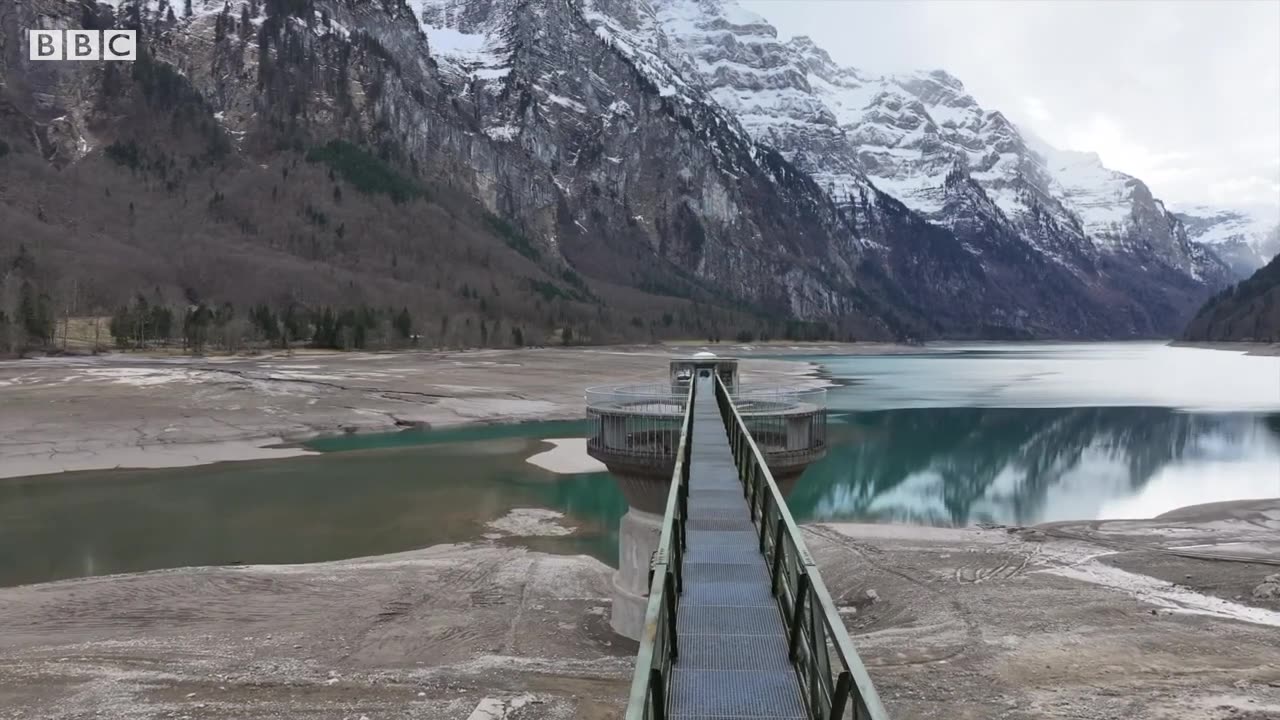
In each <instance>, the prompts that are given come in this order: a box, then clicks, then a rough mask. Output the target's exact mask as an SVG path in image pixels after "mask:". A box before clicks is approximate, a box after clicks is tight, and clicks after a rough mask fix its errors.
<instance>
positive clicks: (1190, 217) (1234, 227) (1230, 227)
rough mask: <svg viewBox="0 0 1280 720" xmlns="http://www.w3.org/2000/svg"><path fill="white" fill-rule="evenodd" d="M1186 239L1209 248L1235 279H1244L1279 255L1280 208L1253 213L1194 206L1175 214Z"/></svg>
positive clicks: (1255, 210)
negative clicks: (1185, 232)
mask: <svg viewBox="0 0 1280 720" xmlns="http://www.w3.org/2000/svg"><path fill="white" fill-rule="evenodd" d="M1175 214H1176V215H1177V217H1178V219H1179V220H1181V221H1182V224H1183V226H1184V227H1186V228H1187V236H1188V237H1190V238H1191V239H1192V240H1193V241H1195V242H1197V243H1200V244H1202V245H1206V246H1208V247H1209V248H1210V249H1211V250H1212V251H1213V252H1214V254H1216V255H1217V256H1218V257H1219V258H1221V259H1222V260H1223V262H1225V263H1226V264H1227V266H1228V267H1229V268H1230V269H1231V274H1232V275H1233V276H1234V277H1236V278H1237V279H1243V278H1247V277H1249V276H1250V275H1252V274H1253V272H1254V271H1255V270H1257V269H1258V268H1260V267H1262V266H1263V265H1265V264H1267V261H1269V260H1270V259H1271V258H1273V257H1275V256H1276V254H1278V253H1280V208H1256V209H1253V210H1252V211H1240V210H1221V209H1214V208H1209V207H1203V206H1197V207H1187V208H1179V209H1178V211H1177V212H1176V213H1175Z"/></svg>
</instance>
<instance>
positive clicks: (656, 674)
mask: <svg viewBox="0 0 1280 720" xmlns="http://www.w3.org/2000/svg"><path fill="white" fill-rule="evenodd" d="M666 694H667V693H666V688H664V687H663V686H662V671H661V670H659V669H658V668H650V669H649V696H650V699H651V701H652V702H653V718H654V720H666V717H667V698H666Z"/></svg>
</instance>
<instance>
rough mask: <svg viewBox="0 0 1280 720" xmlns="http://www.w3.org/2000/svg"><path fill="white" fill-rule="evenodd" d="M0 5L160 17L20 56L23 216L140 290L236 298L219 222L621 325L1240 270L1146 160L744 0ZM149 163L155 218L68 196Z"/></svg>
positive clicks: (4, 112)
mask: <svg viewBox="0 0 1280 720" xmlns="http://www.w3.org/2000/svg"><path fill="white" fill-rule="evenodd" d="M0 23H3V25H4V27H3V30H4V33H3V37H4V38H19V37H23V36H24V33H21V32H19V31H20V30H21V29H25V28H31V27H82V26H83V27H99V26H106V25H111V24H114V25H120V26H127V27H137V28H139V29H141V31H142V37H143V46H144V47H143V49H142V51H141V57H140V60H139V62H137V63H134V64H133V65H132V66H121V65H114V64H88V63H75V64H72V63H30V62H27V61H26V59H25V46H24V45H22V44H20V43H13V42H12V41H6V46H5V47H3V48H0V61H2V62H3V64H2V65H0V78H3V79H4V80H5V83H4V88H3V91H0V138H3V139H4V141H5V143H6V145H5V147H7V148H9V156H8V159H7V160H5V159H0V173H8V174H7V175H4V176H0V180H4V181H6V182H8V183H10V184H13V183H15V182H17V183H20V184H21V185H22V186H23V187H25V188H27V190H28V192H27V193H26V194H25V195H22V194H19V195H21V197H19V196H18V195H10V196H9V198H10V199H6V200H4V201H0V210H2V211H3V212H4V213H5V214H6V217H8V218H12V220H13V222H21V223H23V224H24V226H29V227H30V228H31V231H32V232H33V233H35V235H33V236H32V237H36V236H40V237H47V238H48V245H49V246H51V247H53V252H55V253H62V256H63V257H65V258H77V257H81V258H82V259H80V260H72V262H73V263H74V262H80V263H89V264H92V262H98V261H100V262H101V263H103V264H104V266H105V265H107V264H110V263H111V260H110V259H101V258H92V257H89V256H88V254H85V253H83V252H81V251H82V250H83V249H84V247H85V245H86V244H87V243H89V242H90V241H89V240H88V239H87V238H86V236H85V234H84V232H83V229H84V228H85V227H86V226H92V227H93V233H94V234H95V236H96V238H97V239H96V242H97V243H98V245H100V246H104V247H105V246H110V247H118V248H119V251H120V252H124V253H129V254H131V255H136V254H138V252H139V248H141V247H143V246H144V245H145V246H146V250H145V252H144V253H143V255H145V258H146V259H145V262H141V263H140V265H139V267H142V268H144V269H145V272H141V271H138V272H133V273H132V275H131V268H134V266H133V265H124V266H123V267H117V266H116V265H111V268H112V270H113V272H114V273H116V274H118V275H120V276H121V280H119V281H118V283H117V284H118V285H119V286H120V287H121V288H122V291H121V292H123V294H124V295H125V296H126V297H127V296H128V295H129V294H130V293H132V292H134V291H135V288H136V285H137V284H139V281H141V282H144V283H146V284H148V285H150V284H155V285H156V286H157V287H159V286H160V285H162V284H163V285H164V286H165V287H167V288H171V289H172V291H174V292H178V291H181V292H183V293H186V294H187V295H191V294H192V293H198V294H209V293H218V292H228V289H227V286H226V285H225V283H223V284H220V282H219V281H217V280H215V279H211V278H209V277H204V276H202V274H201V273H200V272H196V271H194V270H192V269H191V268H190V267H188V265H190V262H189V261H188V260H184V259H183V258H184V256H187V257H188V258H189V256H190V254H191V247H190V242H191V241H190V240H186V241H184V240H183V239H182V238H183V237H184V236H187V235H199V237H200V240H199V243H200V245H201V246H202V247H204V248H205V250H206V251H207V252H210V253H216V252H217V251H218V250H222V251H224V255H225V257H226V258H233V257H234V258H242V257H245V256H246V254H252V256H253V257H255V258H257V260H256V262H267V263H270V264H278V265H281V266H284V265H289V266H292V265H294V264H295V263H304V262H305V263H307V264H309V267H314V268H315V272H318V273H321V274H327V275H329V276H332V277H338V276H340V277H342V278H343V279H344V280H346V281H347V286H348V287H349V288H358V287H359V286H360V283H372V284H374V285H376V286H377V291H376V292H373V291H369V292H371V293H373V294H374V295H375V296H376V297H378V298H379V299H386V300H387V301H388V302H391V301H395V302H398V300H397V299H398V298H404V297H412V298H413V302H415V303H416V304H417V305H418V306H420V307H422V308H423V309H424V311H427V312H430V309H431V307H432V306H433V304H434V305H436V306H437V307H438V306H439V303H441V302H443V300H442V299H441V297H440V293H441V292H443V293H446V294H447V293H449V292H451V289H450V287H449V285H450V284H452V283H451V282H450V280H453V283H456V282H457V279H458V278H462V277H467V278H471V279H472V281H471V283H470V293H474V292H475V290H474V286H475V285H476V284H483V283H485V282H486V281H488V282H489V283H492V285H493V288H492V292H491V293H489V292H487V293H486V295H485V298H483V299H482V300H480V304H479V306H478V307H473V306H474V305H475V303H474V302H472V301H473V300H474V296H473V295H472V294H469V293H466V292H464V297H465V298H467V299H468V304H467V307H466V309H465V310H466V312H468V313H470V314H473V315H475V318H474V319H476V320H480V321H483V320H484V317H483V315H484V314H485V313H490V314H491V313H492V312H493V307H494V306H495V305H496V306H504V305H505V306H506V308H507V309H506V311H507V312H510V313H517V314H518V313H525V314H526V315H530V314H531V315H530V318H529V321H530V322H533V321H535V320H536V321H537V322H539V323H543V324H546V325H547V326H549V327H550V326H554V325H556V324H557V323H565V322H566V321H568V322H572V323H574V324H577V325H579V327H581V325H582V324H590V323H594V326H595V327H596V329H597V332H596V333H594V334H593V337H595V338H596V339H603V338H604V337H607V336H608V335H607V334H606V333H605V332H604V330H603V329H604V328H607V327H615V326H618V325H621V326H624V327H628V326H634V327H636V328H647V332H648V333H649V334H662V333H663V332H666V333H668V334H685V335H687V334H689V333H691V332H694V331H695V330H696V331H697V332H707V333H713V332H714V333H716V334H719V333H721V332H731V331H732V330H734V329H738V328H751V329H753V330H758V331H760V332H770V333H771V334H780V331H779V329H780V328H781V327H784V326H794V324H795V323H797V322H800V323H802V324H803V326H804V327H805V328H821V330H820V334H822V335H826V336H837V337H841V338H847V337H862V338H866V337H876V338H929V337H943V336H947V337H979V336H982V337H1131V336H1154V335H1162V334H1171V333H1173V332H1176V330H1177V329H1178V328H1179V327H1180V325H1181V323H1182V322H1183V321H1184V319H1185V318H1186V317H1187V315H1188V314H1189V313H1190V312H1191V309H1192V308H1193V307H1194V306H1195V305H1196V304H1198V303H1199V301H1200V300H1201V299H1203V297H1204V296H1206V295H1207V294H1208V293H1209V292H1210V290H1211V289H1212V288H1213V287H1214V286H1215V285H1216V284H1219V283H1220V280H1221V278H1222V276H1223V275H1224V273H1225V270H1224V268H1223V267H1222V266H1221V264H1220V263H1218V262H1217V261H1216V259H1215V258H1214V257H1213V256H1212V255H1211V254H1209V253H1206V252H1204V251H1203V249H1201V248H1200V247H1199V246H1198V245H1195V244H1193V243H1191V242H1189V241H1188V239H1187V236H1186V231H1185V228H1184V227H1183V224H1182V222H1181V221H1180V220H1179V219H1178V218H1176V217H1174V216H1172V215H1170V214H1169V213H1168V212H1167V211H1166V210H1165V209H1164V207H1163V205H1162V204H1161V203H1160V202H1159V201H1158V200H1156V199H1154V198H1153V197H1152V196H1151V193H1150V192H1149V191H1148V190H1147V188H1146V187H1145V185H1143V184H1142V183H1141V182H1140V181H1138V180H1136V179H1134V178H1128V177H1126V176H1122V175H1119V174H1118V173H1112V172H1111V171H1108V170H1105V168H1102V167H1101V165H1100V164H1097V163H1096V158H1095V162H1093V163H1092V164H1091V163H1090V162H1089V161H1088V159H1087V158H1085V159H1075V158H1073V157H1071V156H1068V155H1067V154H1064V153H1051V152H1048V151H1046V150H1044V149H1036V148H1033V147H1032V144H1031V143H1030V142H1029V141H1028V140H1026V139H1025V138H1023V136H1022V135H1021V134H1020V133H1019V131H1018V129H1017V128H1015V127H1014V126H1013V125H1011V124H1010V123H1008V122H1007V121H1006V120H1005V119H1004V118H1003V116H1001V115H1000V114H999V113H996V112H987V111H984V110H983V109H982V108H980V107H978V106H977V104H976V103H975V102H974V101H973V99H972V98H971V97H969V96H968V95H967V94H965V93H964V91H963V87H962V86H961V85H960V83H959V82H958V81H957V80H955V79H954V78H951V77H950V76H948V75H946V74H945V73H940V72H934V73H927V74H920V75H912V76H909V77H896V78H868V77H864V76H863V75H862V74H860V73H859V72H858V71H856V70H854V69H850V68H841V67H839V66H837V65H836V64H835V63H834V62H832V61H831V59H830V57H829V56H827V55H826V54H825V53H824V52H822V51H821V50H820V49H819V48H816V47H814V46H813V44H812V43H810V42H807V41H805V40H803V39H798V40H793V41H791V42H786V43H783V42H780V41H778V40H777V37H776V32H775V31H774V30H773V28H772V27H770V26H769V25H768V24H767V23H766V22H765V21H764V20H762V19H760V18H758V17H756V16H754V15H751V14H749V13H745V12H743V11H741V10H740V9H738V8H737V7H736V6H735V5H733V4H732V3H729V2H721V1H720V0H376V1H373V2H366V1H359V2H358V1H357V0H231V1H230V2H224V0H190V2H182V1H179V2H172V1H171V0H110V1H109V2H98V3H96V4H95V3H85V4H81V3H80V2H75V1H73V0H32V2H30V3H22V4H20V5H19V6H17V7H12V6H11V7H10V9H9V10H8V11H6V13H5V14H3V15H0ZM326 165H327V166H328V168H329V172H328V181H326V180H325V179H324V170H325V167H326ZM290 170H292V172H293V178H295V179H297V178H301V180H290V175H289V172H290ZM335 170H336V171H337V175H336V176H335V172H334V171H335ZM122 173H127V174H128V175H129V176H130V177H131V178H133V181H134V182H135V183H137V184H138V185H139V187H140V190H139V192H145V200H146V201H145V203H142V202H138V203H134V202H130V203H129V210H128V211H127V213H126V212H120V211H119V209H118V208H115V207H110V208H102V209H99V208H98V207H97V206H98V205H99V204H108V205H114V204H118V203H106V201H101V202H95V203H91V204H86V203H74V202H67V201H66V196H67V194H68V192H70V190H69V188H74V189H75V191H76V192H87V191H88V190H87V189H86V186H95V187H100V186H101V185H102V184H104V183H102V182H98V181H100V180H103V179H105V178H108V177H110V178H112V179H115V178H117V177H118V176H120V175H121V174H122ZM277 176H278V177H280V178H281V179H280V180H269V178H275V177H277ZM293 182H301V183H303V186H301V187H297V186H294V187H290V183H293ZM344 183H346V185H345V187H347V190H348V192H347V194H346V195H343V194H342V190H343V187H344ZM42 184H43V185H47V186H48V188H49V191H48V192H45V193H43V194H42V193H41V192H40V187H41V186H42ZM353 187H354V189H355V190H357V191H358V192H359V193H360V194H361V195H362V196H369V197H367V198H366V199H365V200H364V201H362V203H361V204H357V203H356V202H355V201H354V200H355V198H353V197H352V195H351V192H350V191H351V189H352V188H353ZM197 188H199V190H197ZM60 190H61V191H62V192H60ZM206 191H208V192H206ZM268 193H270V197H271V201H270V202H271V203H286V202H287V203H290V205H289V208H290V209H291V210H292V211H291V212H281V209H280V208H275V209H273V208H271V207H269V206H268V207H259V205H260V204H261V203H264V202H265V196H266V195H267V194H268ZM206 195H208V196H209V197H207V198H206V197H205V196H206ZM278 195H279V196H280V197H281V198H283V199H278V198H277V196H278ZM15 198H16V199H15ZM340 198H346V199H340ZM140 199H141V198H140ZM193 199H197V200H198V202H196V203H193V202H192V200H193ZM135 205H136V206H135ZM52 207H59V212H56V213H52V212H49V208H52ZM77 213H79V215H80V216H79V217H77ZM32 216H39V217H38V219H37V220H33V219H32ZM51 216H52V217H51ZM348 216H349V217H350V222H351V226H350V227H349V228H348V227H347V225H346V223H343V225H342V227H343V228H346V229H345V230H344V231H339V230H338V229H337V228H336V227H335V226H337V225H338V222H336V221H334V220H333V219H336V218H338V217H342V218H344V219H346V218H347V217H348ZM176 217H181V218H184V221H182V222H180V223H176V224H175V222H171V221H170V220H169V218H176ZM319 218H325V220H324V222H321V221H320V219H319ZM331 218H333V219H331ZM436 218H438V219H436ZM140 225H149V226H153V227H154V229H155V232H156V233H172V234H174V235H176V236H177V237H176V239H175V240H174V241H172V242H157V241H155V240H154V238H151V239H146V238H144V239H139V233H138V232H137V228H138V227H139V226H140ZM46 226H48V227H46ZM72 227H75V228H79V229H80V231H78V232H76V231H73V232H70V233H68V232H66V231H67V230H68V229H69V228H72ZM211 228H217V232H213V231H212V230H211ZM268 229H269V232H268ZM353 236H355V237H353ZM3 249H4V248H0V250H3ZM375 254H376V255H377V256H379V257H385V258H387V261H388V262H387V263H386V264H385V265H383V264H382V263H381V262H378V261H372V260H371V259H370V258H371V256H372V255H375ZM221 261H222V262H231V260H229V259H225V260H221ZM246 262H247V261H246ZM406 263H407V264H406ZM388 266H389V267H388ZM166 274H168V276H166ZM388 274H391V275H393V276H394V279H395V281H396V282H395V283H391V284H387V282H386V277H387V275H388ZM288 277H289V278H296V279H293V280H291V282H294V283H295V284H296V287H293V289H291V290H290V292H291V293H292V294H293V295H295V296H296V295H304V296H307V297H313V296H317V295H325V297H326V298H327V297H329V296H330V295H332V294H333V290H332V287H331V286H330V285H329V284H324V285H322V286H317V285H316V284H315V283H314V282H313V281H311V280H308V279H306V277H308V276H305V275H304V274H303V273H302V271H301V270H297V269H296V268H295V269H294V270H293V271H290V273H289V274H288ZM498 278H502V280H499V279H498ZM277 280H278V279H277ZM442 282H443V284H444V287H443V288H442ZM432 283H434V288H435V289H434V290H432V289H431V284H432ZM267 285H268V286H269V287H270V288H271V292H278V291H279V285H280V283H279V282H278V281H277V282H272V283H268V284H267ZM113 286H114V285H113ZM463 289H464V291H467V290H468V287H467V286H466V285H464V288H463ZM235 292H237V293H238V294H245V293H247V294H249V295H253V296H260V295H262V294H264V291H263V290H262V289H260V288H257V287H256V285H254V284H249V286H247V287H243V288H238V289H237V290H235ZM353 292H354V291H353ZM100 294H101V295H102V296H103V297H104V298H106V299H107V300H109V299H110V296H111V288H109V287H108V288H103V289H101V290H100ZM339 295H341V294H339ZM498 297H502V298H503V299H502V300H498ZM531 299H537V300H538V302H537V306H536V308H532V309H531V307H530V305H531V302H530V300H531ZM486 300H487V301H488V302H487V303H486V302H485V301H486ZM104 301H106V300H104ZM654 308H658V309H659V310H661V317H662V321H661V322H658V321H657V319H656V318H655V317H652V316H648V317H642V315H643V314H644V311H645V309H648V310H649V311H650V313H652V310H653V309H654ZM535 310H536V312H535ZM673 315H674V316H675V317H676V318H677V319H676V320H674V321H673V320H672V319H671V318H672V316H673ZM703 317H706V318H714V321H711V324H713V325H714V326H715V327H704V326H703V324H702V321H701V319H700V318H703ZM628 318H630V320H629V321H628ZM490 321H492V318H490ZM735 325H736V327H735ZM806 332H807V331H806ZM614 336H616V333H615V335H614Z"/></svg>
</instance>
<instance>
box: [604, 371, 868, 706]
mask: <svg viewBox="0 0 1280 720" xmlns="http://www.w3.org/2000/svg"><path fill="white" fill-rule="evenodd" d="M683 405H684V407H683V410H684V413H683V419H682V424H681V426H680V430H679V446H678V449H677V450H676V453H675V454H676V458H675V467H674V472H673V473H672V478H671V490H670V492H669V493H668V495H667V504H666V509H665V513H664V515H663V522H662V529H661V535H660V537H659V541H658V549H657V551H656V552H655V553H654V554H653V559H652V563H651V566H650V582H649V596H648V605H647V607H646V609H645V619H644V628H643V630H642V634H641V637H640V651H639V653H638V655H637V658H636V670H635V677H634V679H633V681H632V685H631V696H630V701H629V704H628V706H627V713H626V718H627V720H647V719H650V718H652V719H655V720H664V719H666V718H672V719H674V720H694V719H699V720H733V719H735V718H797V719H800V718H809V719H812V720H837V719H839V718H852V719H853V720H885V719H887V717H888V716H887V715H886V714H885V711H884V709H883V707H882V706H881V704H880V700H879V698H878V696H877V695H876V691H875V688H874V687H873V686H872V683H871V679H870V678H869V677H868V675H867V672H866V670H865V668H864V667H863V665H862V662H861V660H860V659H859V658H858V654H857V652H856V651H855V650H854V648H853V644H852V642H851V641H850V640H849V636H848V635H847V634H846V632H845V629H844V625H843V623H842V622H841V620H840V616H839V615H838V614H837V612H836V608H835V605H834V604H833V603H832V601H831V597H830V595H829V594H828V593H827V589H826V586H825V585H824V584H823V582H822V578H821V577H820V576H819V574H818V568H817V567H816V566H815V565H814V562H813V559H812V558H811V557H810V555H809V552H808V550H807V549H806V548H805V544H804V541H803V539H802V538H801V536H800V531H799V529H798V528H797V526H796V524H795V521H794V520H793V519H792V517H791V514H790V512H789V511H788V510H787V506H786V502H785V501H784V499H783V496H782V493H781V491H780V490H779V489H778V485H777V483H776V482H775V481H774V478H773V475H772V474H771V473H770V470H769V466H768V464H767V462H766V460H765V456H764V455H763V454H762V453H761V450H760V448H759V447H758V446H757V440H756V439H755V438H753V437H752V433H751V432H750V428H751V425H750V424H748V423H747V422H744V420H743V415H742V413H740V412H739V407H738V406H737V404H736V403H735V395H734V394H733V393H732V392H731V391H730V390H729V389H728V388H726V386H725V383H724V381H723V380H722V379H721V378H720V377H719V376H718V375H717V374H716V373H715V372H713V371H711V370H706V369H703V370H699V371H698V375H697V377H696V378H694V379H693V382H691V383H690V384H689V394H688V397H687V399H686V401H685V402H684V403H683ZM759 432H760V431H759V430H758V429H757V434H759Z"/></svg>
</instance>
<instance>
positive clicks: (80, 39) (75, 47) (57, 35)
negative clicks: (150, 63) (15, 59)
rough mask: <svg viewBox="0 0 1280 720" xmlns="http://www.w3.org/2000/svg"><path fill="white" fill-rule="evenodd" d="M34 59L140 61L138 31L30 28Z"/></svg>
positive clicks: (32, 56) (29, 55)
mask: <svg viewBox="0 0 1280 720" xmlns="http://www.w3.org/2000/svg"><path fill="white" fill-rule="evenodd" d="M27 44H28V46H29V47H28V51H27V52H28V57H30V58H31V59H32V60H137V59H138V31H137V30H28V31H27Z"/></svg>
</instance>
